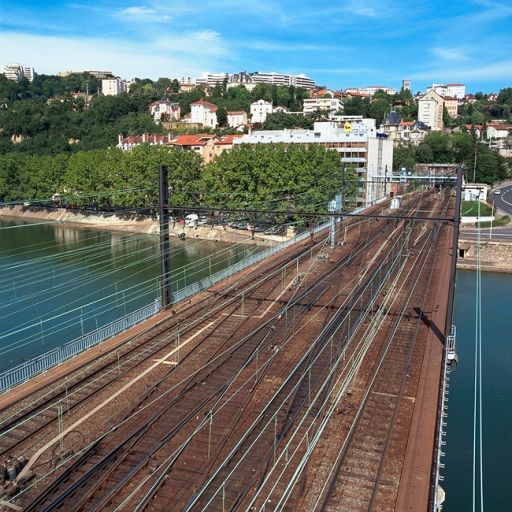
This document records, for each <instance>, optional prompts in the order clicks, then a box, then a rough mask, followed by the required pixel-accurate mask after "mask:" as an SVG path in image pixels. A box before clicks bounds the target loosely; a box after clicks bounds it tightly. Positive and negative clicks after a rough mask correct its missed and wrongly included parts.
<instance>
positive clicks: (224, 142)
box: [214, 134, 242, 156]
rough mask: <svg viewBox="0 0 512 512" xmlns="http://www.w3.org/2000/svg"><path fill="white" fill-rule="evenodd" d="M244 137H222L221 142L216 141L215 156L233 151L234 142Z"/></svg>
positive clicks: (233, 135)
mask: <svg viewBox="0 0 512 512" xmlns="http://www.w3.org/2000/svg"><path fill="white" fill-rule="evenodd" d="M240 137H242V135H241V134H230V135H221V136H220V140H217V141H215V144H214V145H215V154H216V155H217V156H218V155H220V154H221V153H223V152H224V151H230V150H232V149H233V146H234V141H235V140H236V139H239V138H240Z"/></svg>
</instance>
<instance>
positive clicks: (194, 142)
mask: <svg viewBox="0 0 512 512" xmlns="http://www.w3.org/2000/svg"><path fill="white" fill-rule="evenodd" d="M211 139H218V137H217V135H215V134H213V133H198V134H194V135H178V136H176V137H175V138H174V139H173V140H171V141H170V142H169V143H168V144H169V145H171V146H204V145H205V144H206V143H207V142H208V141H209V140H211Z"/></svg>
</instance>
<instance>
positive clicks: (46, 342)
mask: <svg viewBox="0 0 512 512" xmlns="http://www.w3.org/2000/svg"><path fill="white" fill-rule="evenodd" d="M255 250H257V248H256V246H252V245H241V244H239V245H229V244H225V243H219V242H215V241H204V240H197V239H190V240H180V239H178V238H172V239H171V267H172V269H173V270H172V271H171V275H172V283H173V286H172V288H173V290H176V289H182V288H184V287H185V286H187V285H190V284H191V283H192V282H194V281H198V280H199V279H201V278H203V277H206V276H207V275H208V274H210V273H214V272H216V271H218V270H221V269H223V268H225V267H226V266H228V265H230V264H233V263H235V262H236V261H239V260H240V259H242V258H243V257H245V256H246V255H248V254H249V253H251V252H253V251H255ZM159 274H160V258H159V237H158V236H155V235H141V234H134V233H122V232H104V231H98V230H93V229H84V228H75V227H70V226H64V225H62V224H59V223H41V222H34V221H30V222H18V221H11V220H5V219H1V220H0V371H1V370H4V369H6V368H8V367H12V366H14V365H16V364H18V363H19V362H21V361H22V360H24V359H27V358H31V357H34V356H36V355H38V354H40V353H42V352H46V351H48V350H50V349H51V348H53V347H55V346H58V345H61V344H63V343H64V342H66V341H69V340H72V339H74V338H76V337H79V336H80V335H81V334H83V333H87V332H89V331H92V330H94V329H96V328H97V327H101V326H103V325H105V324H108V323H109V322H111V321H112V320H115V319H117V318H119V317H121V316H123V315H125V314H127V313H130V312H132V311H135V310H136V309H138V308H141V307H143V306H145V305H147V304H150V303H151V302H153V301H154V300H155V298H156V297H159V295H160V291H159Z"/></svg>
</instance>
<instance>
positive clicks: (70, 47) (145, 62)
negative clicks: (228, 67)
mask: <svg viewBox="0 0 512 512" xmlns="http://www.w3.org/2000/svg"><path fill="white" fill-rule="evenodd" d="M2 36H5V37H6V38H7V40H9V41H10V42H11V44H12V48H13V50H12V52H11V53H10V59H9V61H12V62H22V63H24V64H25V65H27V66H32V67H34V68H35V71H36V73H49V74H55V73H57V72H59V71H64V70H69V69H71V70H72V71H83V70H87V69H105V70H110V71H113V72H114V73H115V74H116V75H120V76H122V77H123V78H133V77H134V76H137V77H140V78H152V79H155V80H156V79H157V78H159V77H161V76H167V77H179V76H199V75H200V73H201V72H202V71H204V68H203V66H204V63H206V62H207V63H208V67H210V66H211V67H212V69H222V68H223V64H224V62H221V61H219V60H218V58H217V56H216V55H215V54H214V51H213V52H211V51H210V53H207V52H206V50H205V51H204V53H203V54H202V58H203V60H200V59H199V58H198V54H197V53H196V51H197V50H196V49H193V48H192V49H191V52H189V53H186V52H185V50H184V48H183V46H182V50H183V51H182V52H179V53H177V52H169V51H166V50H165V47H166V45H170V46H172V41H171V39H170V38H168V39H167V40H166V44H165V45H162V44H160V43H161V42H157V43H155V44H153V45H140V44H137V42H133V41H130V40H128V39H125V40H122V39H118V38H116V39H107V38H94V39H93V38H73V37H54V36H44V35H32V34H23V33H15V32H12V33H3V34H2ZM199 39H200V37H199ZM180 40H183V37H182V36H177V37H176V39H175V41H174V43H175V45H178V44H179V43H180ZM197 40H198V39H196V41H197ZM203 50H204V48H203ZM6 62H7V61H6ZM133 62H136V63H137V64H136V66H134V65H133Z"/></svg>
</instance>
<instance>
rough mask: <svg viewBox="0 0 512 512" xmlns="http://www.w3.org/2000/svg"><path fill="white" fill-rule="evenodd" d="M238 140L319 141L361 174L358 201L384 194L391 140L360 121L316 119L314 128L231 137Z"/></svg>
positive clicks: (342, 162) (250, 141) (304, 142)
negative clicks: (341, 124) (369, 128)
mask: <svg viewBox="0 0 512 512" xmlns="http://www.w3.org/2000/svg"><path fill="white" fill-rule="evenodd" d="M239 144H287V145H288V144H304V145H309V144H320V145H321V146H323V147H325V148H328V149H332V150H334V151H337V152H338V153H339V155H340V163H341V165H342V166H343V167H349V166H350V167H353V168H354V169H355V171H356V172H357V175H358V177H359V178H360V184H361V185H360V189H359V193H360V196H359V199H358V200H359V202H360V203H363V204H370V203H373V202H375V201H376V200H378V199H380V198H382V197H384V195H385V181H384V179H383V178H382V176H384V175H385V174H387V173H388V172H389V173H391V171H392V167H393V142H392V141H391V140H389V139H387V138H386V137H385V136H378V135H375V134H374V133H373V132H372V131H371V130H368V128H367V126H366V125H365V124H363V123H357V124H355V125H352V124H351V123H346V124H344V125H343V127H340V123H338V122H336V121H328V122H317V123H315V124H314V128H313V130H295V129H294V130H260V131H254V132H252V133H251V134H248V135H244V136H242V137H240V138H239V139H236V140H235V141H234V146H237V145H239Z"/></svg>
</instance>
